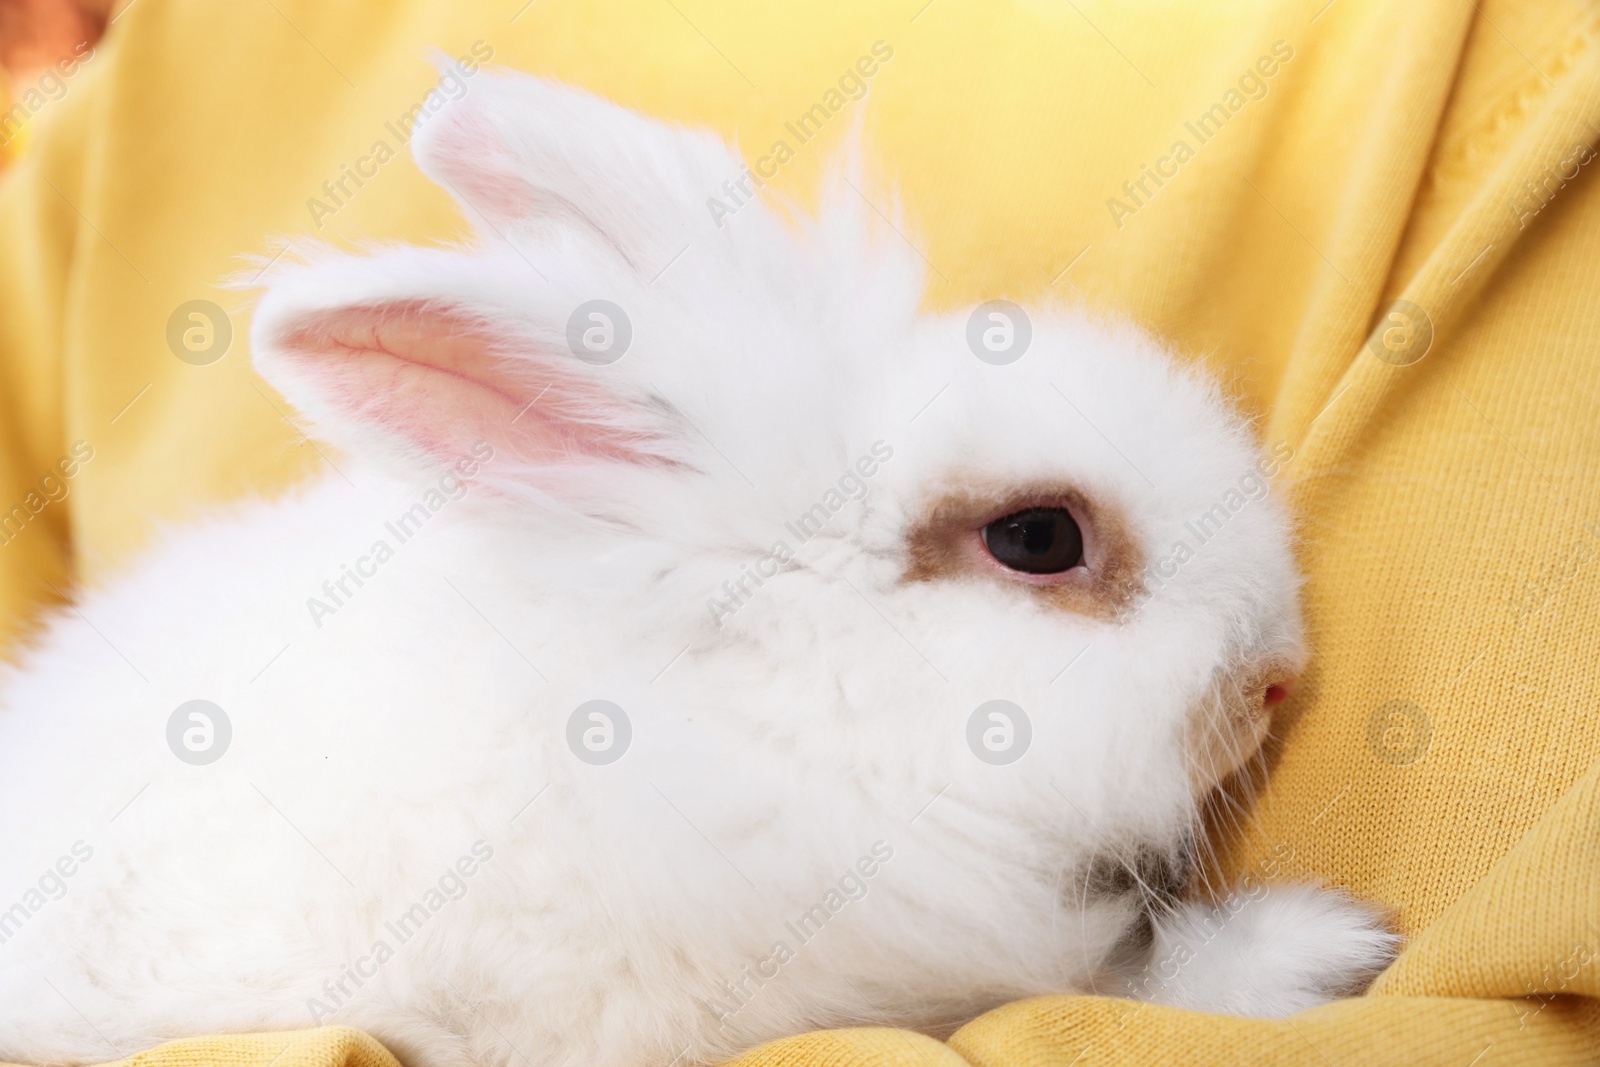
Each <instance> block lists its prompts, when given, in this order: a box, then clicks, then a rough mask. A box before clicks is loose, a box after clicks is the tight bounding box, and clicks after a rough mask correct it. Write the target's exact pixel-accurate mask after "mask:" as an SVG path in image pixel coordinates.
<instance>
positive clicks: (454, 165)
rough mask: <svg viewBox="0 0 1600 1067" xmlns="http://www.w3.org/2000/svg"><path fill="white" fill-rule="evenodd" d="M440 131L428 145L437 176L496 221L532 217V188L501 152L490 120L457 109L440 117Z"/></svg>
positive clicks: (430, 161) (432, 165)
mask: <svg viewBox="0 0 1600 1067" xmlns="http://www.w3.org/2000/svg"><path fill="white" fill-rule="evenodd" d="M438 121H439V123H440V124H441V127H440V128H439V129H438V130H436V131H431V132H432V133H433V136H432V137H430V138H429V139H428V140H427V141H426V142H425V144H426V146H427V148H426V150H427V154H428V156H429V157H430V158H429V161H428V162H429V163H430V167H429V168H428V169H429V170H430V171H431V172H432V173H433V176H434V177H436V178H439V179H442V180H443V181H445V182H446V183H448V185H449V186H451V187H453V189H454V191H455V193H456V194H457V195H458V196H460V197H462V198H463V199H465V200H466V201H467V203H469V204H471V205H472V206H473V207H475V208H477V209H478V210H479V211H481V212H483V213H484V214H485V215H487V216H489V218H491V219H495V220H509V219H519V218H526V217H527V216H529V215H531V214H533V208H534V196H533V188H532V187H531V186H530V185H529V184H528V181H527V179H526V178H524V177H523V176H522V174H520V173H519V172H518V170H517V166H516V163H515V161H514V160H512V159H511V158H510V157H508V156H507V155H506V154H505V152H504V151H503V150H502V149H501V148H500V143H499V138H498V137H497V136H496V134H495V131H494V127H493V126H492V125H491V124H490V120H489V119H488V118H487V117H485V116H484V115H481V114H479V113H478V112H476V111H473V110H470V109H466V108H456V109H453V110H451V111H447V112H446V113H445V114H444V115H443V116H441V117H440V118H439V120H438Z"/></svg>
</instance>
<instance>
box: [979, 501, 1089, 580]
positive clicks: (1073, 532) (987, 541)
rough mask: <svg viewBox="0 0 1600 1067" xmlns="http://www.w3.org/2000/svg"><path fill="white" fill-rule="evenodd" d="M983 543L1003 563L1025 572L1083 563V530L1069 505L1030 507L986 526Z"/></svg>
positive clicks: (1046, 571) (1056, 569)
mask: <svg viewBox="0 0 1600 1067" xmlns="http://www.w3.org/2000/svg"><path fill="white" fill-rule="evenodd" d="M983 544H984V547H985V548H987V549H988V550H989V555H991V556H993V557H994V558H995V561H996V562H998V563H999V564H1000V565H1001V566H1004V567H1009V568H1011V569H1012V570H1014V571H1021V572H1022V573H1024V574H1060V573H1061V572H1063V571H1069V570H1071V569H1072V568H1073V567H1076V566H1078V565H1079V564H1081V563H1082V562H1083V531H1082V530H1081V529H1079V528H1078V522H1077V520H1076V519H1074V518H1073V517H1072V512H1070V511H1068V510H1067V509H1066V508H1027V509H1025V510H1023V511H1017V512H1013V513H1012V514H1010V515H1006V516H1004V517H1002V518H998V519H996V520H994V521H993V522H991V523H990V524H989V525H987V526H985V527H984V528H983Z"/></svg>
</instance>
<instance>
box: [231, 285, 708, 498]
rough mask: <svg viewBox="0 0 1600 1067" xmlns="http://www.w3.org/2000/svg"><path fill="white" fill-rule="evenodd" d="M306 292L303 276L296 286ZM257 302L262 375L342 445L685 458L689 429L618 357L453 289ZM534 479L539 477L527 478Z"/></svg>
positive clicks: (521, 461)
mask: <svg viewBox="0 0 1600 1067" xmlns="http://www.w3.org/2000/svg"><path fill="white" fill-rule="evenodd" d="M291 290H299V294H304V292H305V287H304V286H293V287H291ZM296 295H297V294H296V293H294V292H293V291H291V292H289V293H285V292H283V291H281V290H280V291H278V292H274V293H271V294H269V295H268V297H267V298H266V299H265V300H263V302H262V304H261V306H260V308H259V309H258V311H257V314H256V319H255V322H254V324H253V339H252V345H253V348H254V350H255V353H256V356H255V362H256V367H257V369H258V370H259V371H260V372H261V374H262V376H263V377H265V378H266V379H267V380H268V381H269V382H271V383H272V384H273V385H274V386H275V387H276V388H277V389H278V390H279V391H280V392H281V393H283V395H284V396H285V397H286V398H287V399H289V400H290V402H292V403H293V404H294V405H295V407H296V408H298V409H299V410H300V411H301V412H302V413H303V414H304V415H306V416H308V417H309V418H310V420H311V421H312V422H313V423H314V424H315V425H316V427H317V429H318V431H319V432H320V433H321V434H323V435H324V436H326V437H328V438H329V439H331V440H333V441H334V442H335V443H337V444H339V445H341V446H343V447H345V448H347V449H349V450H351V451H353V452H357V453H359V454H362V455H366V456H368V457H369V458H375V459H378V460H380V461H385V460H387V461H390V463H391V464H392V463H393V461H395V460H400V461H401V465H402V466H404V467H407V468H409V469H417V468H418V467H423V468H427V467H438V466H440V465H444V464H450V463H453V462H455V461H457V460H459V459H462V458H463V457H466V456H468V455H471V454H473V453H474V452H475V451H478V450H481V448H482V445H483V444H485V443H487V444H488V445H490V446H492V447H493V448H494V450H495V454H496V456H497V457H500V458H502V459H503V460H506V461H508V463H505V464H500V465H497V468H496V469H497V470H499V471H506V470H509V469H511V466H512V465H514V466H515V467H516V468H518V469H521V470H524V471H530V472H531V471H537V470H541V469H544V470H549V469H551V468H553V467H556V466H560V465H571V464H573V463H581V462H584V461H600V462H608V463H622V464H632V465H651V466H679V465H681V463H682V456H681V454H680V446H681V443H682V442H681V437H680V435H678V434H677V433H675V432H674V428H673V427H672V425H671V424H670V420H669V419H667V418H665V417H663V415H662V411H661V408H660V406H659V405H658V404H652V403H651V399H650V397H649V396H648V395H647V394H646V393H645V392H644V391H643V390H641V389H640V388H638V387H637V386H635V385H632V384H630V383H629V382H628V380H627V379H625V378H623V377H621V376H618V375H615V374H613V373H611V368H607V367H602V366H594V365H590V364H587V363H585V362H583V361H582V360H580V359H577V358H574V357H573V356H572V354H571V353H570V352H569V351H566V350H565V339H564V337H562V336H560V335H558V334H556V333H555V332H554V331H553V330H546V329H542V328H540V327H539V326H538V324H537V323H534V322H530V321H525V320H520V319H518V318H516V317H514V316H511V315H507V314H504V313H499V312H495V311H493V310H485V309H483V308H482V307H473V306H469V305H468V304H467V303H466V302H464V301H458V300H454V299H451V298H418V297H395V296H392V295H391V296H388V297H377V296H373V297H369V298H357V299H355V300H351V301H348V302H341V303H332V302H325V300H304V299H296ZM530 480H533V481H537V480H538V478H537V476H530Z"/></svg>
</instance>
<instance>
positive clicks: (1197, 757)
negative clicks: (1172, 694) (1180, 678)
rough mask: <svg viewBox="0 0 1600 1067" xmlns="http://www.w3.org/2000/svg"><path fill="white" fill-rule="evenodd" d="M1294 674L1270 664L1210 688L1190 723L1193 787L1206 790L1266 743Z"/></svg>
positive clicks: (1276, 663)
mask: <svg viewBox="0 0 1600 1067" xmlns="http://www.w3.org/2000/svg"><path fill="white" fill-rule="evenodd" d="M1294 682H1295V676H1294V671H1293V668H1292V667H1290V666H1289V665H1288V664H1285V663H1278V662H1273V663H1269V664H1267V665H1265V666H1257V667H1254V668H1249V669H1245V670H1242V671H1239V672H1238V673H1237V674H1235V675H1234V676H1233V677H1231V678H1228V679H1225V680H1222V681H1219V682H1218V683H1217V684H1214V685H1213V686H1212V687H1211V688H1210V689H1209V690H1208V691H1207V692H1206V694H1205V695H1204V697H1203V698H1202V699H1201V701H1200V703H1199V706H1198V707H1196V708H1195V709H1194V712H1193V717H1192V718H1191V720H1190V731H1189V738H1190V745H1191V748H1190V751H1191V752H1192V753H1193V757H1194V758H1193V761H1192V766H1193V768H1194V779H1195V782H1194V784H1195V786H1196V787H1197V788H1198V789H1201V790H1207V789H1210V788H1211V787H1212V786H1214V785H1216V784H1217V783H1218V782H1220V781H1221V780H1222V779H1224V778H1226V777H1227V776H1228V775H1230V774H1232V773H1233V772H1234V771H1236V770H1238V769H1239V768H1240V767H1243V766H1244V765H1245V764H1246V763H1247V762H1249V760H1250V759H1251V757H1253V756H1254V755H1255V754H1256V752H1257V750H1259V749H1260V747H1261V743H1262V742H1263V741H1265V740H1266V738H1267V731H1268V729H1269V728H1270V727H1271V724H1272V709H1273V708H1274V707H1276V706H1277V705H1279V704H1281V703H1283V701H1284V700H1285V699H1287V697H1288V696H1289V690H1290V689H1291V688H1292V687H1293V685H1294Z"/></svg>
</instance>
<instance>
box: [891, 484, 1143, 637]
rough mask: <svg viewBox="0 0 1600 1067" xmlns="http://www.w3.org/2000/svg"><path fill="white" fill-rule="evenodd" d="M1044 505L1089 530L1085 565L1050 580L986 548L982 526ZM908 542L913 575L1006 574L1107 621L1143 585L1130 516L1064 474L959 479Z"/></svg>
mask: <svg viewBox="0 0 1600 1067" xmlns="http://www.w3.org/2000/svg"><path fill="white" fill-rule="evenodd" d="M1038 507H1045V508H1049V507H1060V508H1065V509H1067V510H1068V511H1070V512H1071V513H1072V516H1073V518H1074V519H1075V520H1077V523H1078V526H1079V528H1080V529H1081V530H1082V532H1083V545H1084V548H1083V565H1082V566H1081V567H1075V568H1073V569H1072V570H1071V571H1068V572H1065V573H1064V574H1062V575H1060V576H1050V578H1049V579H1048V580H1040V581H1028V580H1026V579H1025V578H1023V577H1020V576H1018V575H1016V574H1014V573H1013V572H1008V571H1007V570H1006V569H1005V568H1004V567H1003V566H1002V565H1000V564H999V563H997V562H995V561H994V559H993V558H992V557H990V556H989V555H988V553H987V550H986V549H985V548H984V547H983V541H982V538H981V531H982V529H983V528H984V527H985V526H986V525H988V524H989V523H991V522H993V521H995V520H996V519H1000V518H1004V517H1005V516H1007V515H1010V514H1013V513H1015V512H1018V511H1022V510H1025V509H1027V508H1038ZM906 542H907V547H908V549H909V551H910V557H911V558H910V563H909V565H908V566H907V567H906V574H905V580H906V581H908V582H931V581H938V580H954V579H964V580H968V581H974V580H986V581H996V582H1003V583H1005V584H1007V585H1011V586H1012V587H1013V588H1022V589H1025V590H1027V591H1028V592H1031V593H1032V594H1033V595H1035V596H1037V597H1038V598H1039V599H1040V600H1042V601H1044V602H1045V603H1047V604H1049V605H1051V606H1052V607H1057V608H1062V609H1064V610H1067V611H1072V612H1076V613H1078V614H1080V615H1089V616H1092V617H1094V618H1097V619H1105V620H1107V621H1110V620H1115V619H1117V618H1120V617H1121V616H1122V615H1123V614H1124V613H1125V612H1126V611H1127V610H1128V609H1129V608H1130V607H1132V606H1133V604H1134V602H1135V601H1137V600H1138V598H1139V596H1140V595H1141V594H1142V593H1143V592H1144V579H1143V576H1142V573H1143V569H1144V553H1143V552H1142V551H1141V550H1140V548H1139V543H1138V541H1137V540H1136V539H1135V538H1134V536H1133V532H1132V530H1131V529H1129V527H1128V524H1127V521H1126V519H1125V518H1124V517H1123V516H1122V515H1121V514H1120V513H1118V512H1117V511H1116V510H1115V509H1113V508H1110V507H1107V506H1104V505H1101V504H1097V503H1096V502H1095V501H1093V500H1092V499H1090V498H1089V497H1088V496H1087V495H1085V494H1084V493H1083V492H1082V491H1080V490H1078V489H1077V488H1076V487H1073V486H1070V485H1065V484H1063V483H1060V482H1036V483H1030V484H1023V485H1013V486H1007V487H1003V488H998V489H997V488H993V487H989V486H983V485H981V484H980V483H979V482H978V480H977V479H974V480H973V483H972V484H971V485H960V484H956V485H953V486H951V487H950V488H948V489H946V490H945V491H943V492H941V493H939V494H938V495H937V496H935V497H934V499H933V500H932V501H931V502H930V503H929V505H928V507H927V508H926V510H925V511H924V512H923V515H922V517H921V518H920V519H919V520H918V521H917V523H916V525H915V526H913V527H912V529H911V532H910V534H909V535H908V536H907V539H906Z"/></svg>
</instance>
